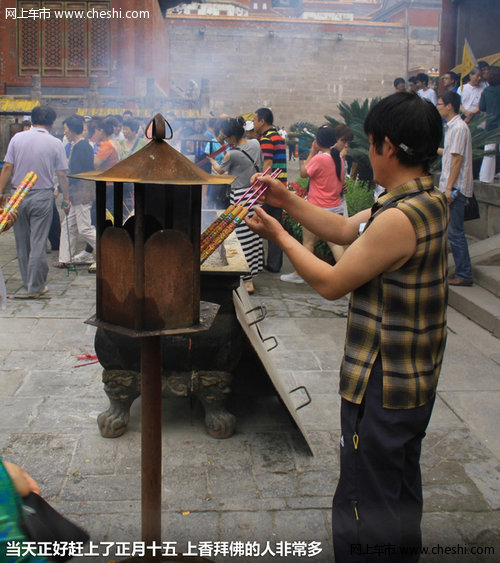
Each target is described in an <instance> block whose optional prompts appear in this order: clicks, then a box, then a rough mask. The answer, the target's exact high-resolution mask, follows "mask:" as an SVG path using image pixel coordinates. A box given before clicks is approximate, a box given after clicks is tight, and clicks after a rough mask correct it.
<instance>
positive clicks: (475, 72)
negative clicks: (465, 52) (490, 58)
mask: <svg viewBox="0 0 500 563" xmlns="http://www.w3.org/2000/svg"><path fill="white" fill-rule="evenodd" d="M482 80H483V79H482V76H481V71H480V70H479V68H478V67H474V68H473V69H472V70H471V71H470V73H469V82H468V83H467V84H464V85H463V86H462V87H461V88H460V89H459V90H458V93H459V94H460V96H462V102H461V105H460V112H461V113H463V114H464V115H465V123H469V121H470V120H471V119H472V118H473V117H474V116H475V115H477V114H478V113H479V100H480V99H481V94H482V92H483V88H482V87H481V83H482Z"/></svg>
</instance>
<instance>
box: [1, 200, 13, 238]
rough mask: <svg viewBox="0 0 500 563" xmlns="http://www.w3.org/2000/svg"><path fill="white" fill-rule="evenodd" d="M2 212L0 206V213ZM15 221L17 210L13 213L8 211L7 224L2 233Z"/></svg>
mask: <svg viewBox="0 0 500 563" xmlns="http://www.w3.org/2000/svg"><path fill="white" fill-rule="evenodd" d="M2 211H3V207H1V206H0V213H1V212H2ZM16 219H17V209H16V210H14V211H9V215H8V219H7V224H6V225H5V228H4V232H5V231H8V230H9V229H10V228H11V227H12V225H13V224H14V223H15V222H16Z"/></svg>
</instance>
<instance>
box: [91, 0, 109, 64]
mask: <svg viewBox="0 0 500 563" xmlns="http://www.w3.org/2000/svg"><path fill="white" fill-rule="evenodd" d="M88 6H89V8H88V9H89V10H92V9H95V10H98V11H99V10H109V9H110V6H109V4H108V3H106V2H89V4H88ZM109 21H110V20H108V19H102V18H101V19H91V20H89V22H88V23H89V57H88V58H89V71H90V73H91V74H103V73H106V72H108V71H109V66H110V64H109V61H110V53H109V52H110V35H111V34H110V32H109Z"/></svg>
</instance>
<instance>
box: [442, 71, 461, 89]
mask: <svg viewBox="0 0 500 563" xmlns="http://www.w3.org/2000/svg"><path fill="white" fill-rule="evenodd" d="M445 74H449V75H450V78H451V79H452V80H453V83H454V84H455V85H457V84H458V79H459V76H458V74H457V73H456V72H453V71H452V70H449V71H448V72H445Z"/></svg>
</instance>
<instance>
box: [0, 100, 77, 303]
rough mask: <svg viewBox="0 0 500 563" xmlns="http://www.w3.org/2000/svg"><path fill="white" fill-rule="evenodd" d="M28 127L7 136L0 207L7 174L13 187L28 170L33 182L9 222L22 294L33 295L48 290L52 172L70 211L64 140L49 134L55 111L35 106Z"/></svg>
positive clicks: (65, 210)
mask: <svg viewBox="0 0 500 563" xmlns="http://www.w3.org/2000/svg"><path fill="white" fill-rule="evenodd" d="M31 120H32V122H33V127H32V128H31V129H29V130H28V131H21V132H20V133H17V134H16V135H14V137H12V139H11V141H10V143H9V146H8V148H7V154H6V155H5V158H4V161H5V163H4V166H3V168H2V172H1V174H0V207H1V206H2V205H3V203H4V202H5V199H6V196H5V191H6V189H7V184H8V182H9V180H10V178H11V176H12V186H13V187H14V188H17V187H18V185H19V184H20V183H21V181H22V180H23V178H24V177H25V176H26V174H27V173H28V172H30V171H33V172H35V174H36V175H37V176H38V180H37V182H36V184H35V185H34V186H33V188H31V191H30V192H29V193H28V194H27V195H26V197H25V198H24V200H23V202H22V203H21V205H20V206H19V214H18V218H17V221H16V222H15V224H14V235H15V238H16V250H17V259H18V263H19V270H20V272H21V277H22V280H23V285H24V286H25V287H26V289H27V291H28V294H27V297H29V298H33V299H36V298H38V297H40V296H41V295H43V294H44V293H46V292H47V291H48V289H47V286H46V285H45V284H46V281H47V274H48V272H49V267H48V265H47V253H46V250H45V243H46V241H47V235H48V234H49V229H50V224H51V222H52V210H53V207H54V175H57V178H58V180H59V186H60V188H61V191H62V194H63V203H62V205H63V210H64V212H65V213H66V214H67V213H69V210H70V207H71V204H70V201H69V192H68V178H67V176H66V171H67V169H68V161H67V159H66V153H65V152H64V147H63V144H62V143H61V141H60V140H59V139H56V137H54V136H52V135H51V134H50V130H51V129H52V125H53V124H54V121H55V120H56V112H55V111H54V110H53V109H52V108H51V107H49V106H37V107H35V108H34V109H33V111H32V113H31Z"/></svg>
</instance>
